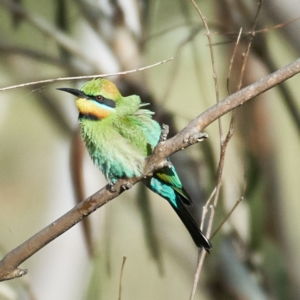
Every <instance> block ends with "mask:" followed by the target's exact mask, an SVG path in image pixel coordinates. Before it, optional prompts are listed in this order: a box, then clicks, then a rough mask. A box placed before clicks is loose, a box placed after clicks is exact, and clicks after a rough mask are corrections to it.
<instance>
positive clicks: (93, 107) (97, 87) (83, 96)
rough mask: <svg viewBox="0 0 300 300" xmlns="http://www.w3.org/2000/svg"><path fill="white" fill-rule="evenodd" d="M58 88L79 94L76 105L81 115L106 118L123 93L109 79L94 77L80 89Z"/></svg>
mask: <svg viewBox="0 0 300 300" xmlns="http://www.w3.org/2000/svg"><path fill="white" fill-rule="evenodd" d="M58 90H61V91H64V92H68V93H71V94H73V95H75V96H77V99H76V106H77V109H78V111H79V113H80V115H81V116H83V117H88V118H92V119H97V120H99V119H104V118H106V117H108V116H109V115H111V114H112V113H114V112H115V110H116V106H117V104H118V102H120V101H122V95H121V94H120V92H119V90H118V89H117V87H116V86H115V85H114V84H113V83H112V82H111V81H109V80H107V79H93V80H91V81H88V82H86V83H85V84H84V85H83V86H82V87H81V89H80V90H77V89H72V88H59V89H58Z"/></svg>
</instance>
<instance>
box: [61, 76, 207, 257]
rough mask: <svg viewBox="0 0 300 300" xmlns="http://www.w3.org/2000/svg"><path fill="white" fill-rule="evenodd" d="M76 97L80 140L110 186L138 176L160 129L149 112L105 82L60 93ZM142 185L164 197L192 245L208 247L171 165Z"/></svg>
mask: <svg viewBox="0 0 300 300" xmlns="http://www.w3.org/2000/svg"><path fill="white" fill-rule="evenodd" d="M59 90H62V91H65V92H68V93H71V94H73V95H75V96H77V100H76V106H77V109H78V111H79V124H80V132H81V136H82V139H83V141H84V143H85V145H86V147H87V150H88V152H89V154H90V156H91V158H92V160H93V162H94V164H95V165H96V166H98V167H99V169H100V170H101V171H102V172H103V174H104V175H105V177H106V178H107V180H108V181H109V183H110V184H114V183H115V182H116V181H117V180H118V179H119V178H131V177H135V176H141V175H142V174H143V170H144V165H145V158H146V157H147V156H149V155H150V154H151V153H152V152H153V150H154V148H155V146H156V145H157V144H158V142H159V139H160V135H161V127H160V125H159V124H158V123H157V122H156V121H155V120H153V119H152V116H153V114H154V113H153V112H152V111H150V110H148V109H145V108H144V107H145V106H146V105H147V104H145V103H142V102H141V99H140V97H139V96H136V95H132V96H128V97H123V96H122V95H121V93H120V92H119V90H118V89H117V87H116V86H115V85H114V84H113V83H112V82H110V81H109V80H107V79H94V80H91V81H89V82H87V83H85V84H84V85H83V86H82V87H81V89H80V90H77V89H72V88H60V89H59ZM143 183H144V184H145V185H146V186H147V187H148V188H149V189H151V190H152V191H153V192H155V193H157V194H158V195H160V196H161V197H163V198H165V199H166V200H167V201H168V202H169V203H170V204H171V206H172V207H173V209H174V210H175V211H176V213H177V215H178V216H179V218H180V219H181V221H182V222H183V223H184V225H185V226H186V228H187V230H188V231H189V233H190V235H191V237H192V238H193V240H194V242H195V244H196V245H197V246H198V247H204V248H205V249H206V250H207V251H209V249H210V248H211V244H210V242H209V240H208V239H207V238H206V237H205V235H204V234H203V233H202V232H201V230H200V229H199V227H198V225H197V224H196V222H195V221H194V219H193V218H192V216H191V215H190V214H189V212H188V211H187V209H186V208H185V206H184V205H185V204H187V205H189V204H191V198H190V197H189V195H188V194H187V193H186V191H185V190H184V188H183V186H182V184H181V181H180V179H179V177H178V175H177V173H176V170H175V168H174V166H172V165H170V167H164V168H162V169H160V170H158V171H156V172H154V174H153V176H152V177H150V178H146V179H144V181H143Z"/></svg>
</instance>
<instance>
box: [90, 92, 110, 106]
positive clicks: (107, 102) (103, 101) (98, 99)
mask: <svg viewBox="0 0 300 300" xmlns="http://www.w3.org/2000/svg"><path fill="white" fill-rule="evenodd" d="M88 98H89V99H91V100H94V101H96V102H98V103H100V104H104V105H106V106H109V107H112V108H115V107H116V102H115V101H113V100H110V99H107V98H104V97H103V96H100V95H99V96H88Z"/></svg>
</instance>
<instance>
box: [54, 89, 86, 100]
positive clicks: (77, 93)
mask: <svg viewBox="0 0 300 300" xmlns="http://www.w3.org/2000/svg"><path fill="white" fill-rule="evenodd" d="M57 90H59V91H63V92H67V93H70V94H72V95H74V96H76V97H78V98H86V95H85V94H84V92H82V91H80V90H76V89H70V88H58V89H57Z"/></svg>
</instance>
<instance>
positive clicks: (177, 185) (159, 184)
mask: <svg viewBox="0 0 300 300" xmlns="http://www.w3.org/2000/svg"><path fill="white" fill-rule="evenodd" d="M170 176H171V177H172V178H170ZM175 179H176V180H175ZM144 183H145V184H146V186H147V187H148V188H149V189H151V190H152V191H153V192H155V193H156V194H158V195H160V196H161V197H163V198H165V199H166V200H167V201H168V202H169V203H170V204H171V206H172V207H173V209H174V210H175V212H176V213H177V215H178V216H179V218H180V219H181V221H182V223H183V224H184V225H185V227H186V229H187V230H188V231H189V233H190V235H191V237H192V239H193V240H194V242H195V244H196V245H197V247H199V248H201V247H203V248H204V249H205V250H206V251H207V252H209V249H210V248H211V247H212V246H211V243H210V241H209V240H208V239H207V238H206V237H205V235H204V234H203V233H202V231H201V230H200V228H199V226H198V225H197V223H196V222H195V220H194V219H193V217H192V216H191V215H190V213H189V212H188V210H187V209H186V207H185V206H184V203H185V204H188V205H189V204H191V199H190V197H189V195H188V194H187V193H186V191H185V190H184V189H183V187H182V185H181V182H180V180H179V178H178V176H177V174H176V171H175V169H174V167H172V168H163V169H161V170H159V171H158V172H157V173H155V175H154V176H153V177H151V178H148V179H146V180H145V181H144Z"/></svg>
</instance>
